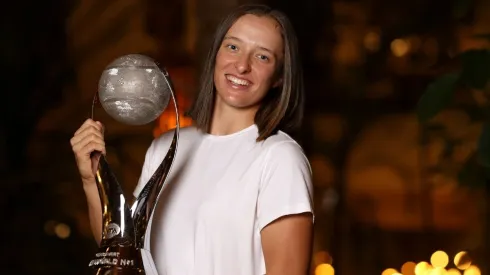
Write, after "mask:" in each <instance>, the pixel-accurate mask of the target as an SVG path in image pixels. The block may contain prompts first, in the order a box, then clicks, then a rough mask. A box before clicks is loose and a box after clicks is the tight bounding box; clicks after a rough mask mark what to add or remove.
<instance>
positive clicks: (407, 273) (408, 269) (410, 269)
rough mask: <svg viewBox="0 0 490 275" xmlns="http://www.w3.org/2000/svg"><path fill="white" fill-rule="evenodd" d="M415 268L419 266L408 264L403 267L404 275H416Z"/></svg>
mask: <svg viewBox="0 0 490 275" xmlns="http://www.w3.org/2000/svg"><path fill="white" fill-rule="evenodd" d="M415 266H417V264H416V263H414V262H406V263H404V264H403V265H402V269H401V271H402V273H403V275H415Z"/></svg>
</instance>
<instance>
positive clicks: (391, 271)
mask: <svg viewBox="0 0 490 275" xmlns="http://www.w3.org/2000/svg"><path fill="white" fill-rule="evenodd" d="M395 274H398V270H396V269H394V268H388V269H385V271H383V272H382V273H381V275H395Z"/></svg>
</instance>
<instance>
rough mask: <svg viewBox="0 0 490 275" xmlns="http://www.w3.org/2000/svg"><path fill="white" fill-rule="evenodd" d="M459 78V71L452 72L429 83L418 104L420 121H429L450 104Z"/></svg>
mask: <svg viewBox="0 0 490 275" xmlns="http://www.w3.org/2000/svg"><path fill="white" fill-rule="evenodd" d="M458 79H459V73H450V74H446V75H443V76H441V77H439V78H438V79H436V80H435V81H434V82H432V83H431V84H430V85H429V87H428V88H427V90H426V92H425V93H424V95H422V97H421V98H420V101H419V104H418V117H419V120H420V121H422V122H427V121H428V120H429V119H431V118H432V117H434V116H435V115H437V113H439V111H440V110H442V109H443V108H444V107H446V106H447V105H448V104H449V102H450V101H451V99H452V97H453V94H454V90H455V87H456V83H457V81H458Z"/></svg>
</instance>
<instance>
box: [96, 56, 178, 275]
mask: <svg viewBox="0 0 490 275" xmlns="http://www.w3.org/2000/svg"><path fill="white" fill-rule="evenodd" d="M170 98H172V101H173V103H174V108H175V112H176V128H175V131H174V135H173V139H172V143H171V145H170V148H169V150H168V152H167V154H166V156H165V158H164V159H163V161H162V162H161V163H160V165H159V167H158V168H157V169H156V171H155V173H154V174H153V176H152V177H151V178H150V180H149V181H148V183H147V184H146V185H145V187H144V188H143V190H142V191H141V193H140V194H139V196H138V198H136V200H135V202H134V203H133V204H132V205H131V206H130V205H129V204H128V201H126V199H125V198H124V195H123V191H122V188H121V185H120V184H119V182H118V180H117V178H116V176H115V174H114V173H113V172H112V170H111V168H110V166H109V164H108V162H107V160H106V158H105V157H104V156H101V158H100V161H99V166H98V170H97V173H96V183H97V188H98V191H99V197H100V202H101V206H102V239H101V243H100V248H99V251H98V252H97V253H96V254H95V257H94V258H93V259H92V260H91V261H90V262H89V267H91V268H93V269H95V272H94V273H93V274H96V275H133V274H140V275H143V274H152V275H157V272H156V269H155V264H154V262H153V259H152V257H151V253H150V252H149V251H148V250H146V249H145V247H144V243H145V236H146V231H147V227H148V222H149V221H150V219H151V216H152V214H153V210H154V209H155V206H156V203H157V201H158V198H159V196H160V193H161V191H162V188H163V185H164V182H165V179H166V178H167V175H168V173H169V171H170V168H171V166H172V163H173V160H174V157H175V155H176V152H177V141H178V136H179V129H180V126H179V113H178V108H177V101H176V97H175V94H174V91H173V86H172V83H171V81H170V79H169V76H168V73H167V72H166V70H165V69H163V68H160V67H158V65H157V64H156V63H155V62H154V61H153V60H152V59H151V58H149V57H147V56H144V55H139V54H130V55H126V56H122V57H120V58H118V59H116V60H114V61H113V62H112V63H111V64H109V65H108V66H107V67H106V68H105V70H104V72H103V74H102V76H101V79H100V81H99V90H98V101H99V102H100V104H101V105H102V106H103V108H104V110H105V111H106V112H107V113H108V114H109V115H110V116H111V117H112V118H114V119H115V120H117V121H119V122H122V123H125V124H128V125H143V124H147V123H149V122H152V121H153V120H155V119H156V118H158V117H159V116H160V114H161V113H162V112H163V111H164V109H165V108H166V107H167V105H168V102H169V100H170ZM96 99H97V95H96V97H94V103H93V104H92V117H93V115H94V114H93V113H94V105H95V102H96Z"/></svg>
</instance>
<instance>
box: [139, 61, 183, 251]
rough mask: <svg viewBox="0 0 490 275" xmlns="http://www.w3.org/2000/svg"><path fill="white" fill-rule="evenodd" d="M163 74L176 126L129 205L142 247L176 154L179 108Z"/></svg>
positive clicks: (165, 72)
mask: <svg viewBox="0 0 490 275" xmlns="http://www.w3.org/2000/svg"><path fill="white" fill-rule="evenodd" d="M162 71H163V73H164V75H165V81H166V82H167V85H168V86H169V88H170V94H171V97H172V101H173V102H174V107H175V117H176V127H175V131H174V136H173V139H172V143H171V144H170V148H169V150H168V152H167V154H166V155H165V158H164V159H163V161H162V162H161V163H160V165H159V166H158V168H157V170H156V171H155V173H154V174H153V176H152V177H151V178H150V180H149V181H148V183H147V184H146V185H145V187H144V188H143V190H142V191H141V192H140V194H139V195H138V198H137V199H136V201H135V202H134V203H133V205H132V207H131V212H132V217H133V221H134V229H135V234H136V248H144V244H145V237H146V230H147V226H148V222H149V221H150V219H151V217H152V215H153V212H154V210H155V206H156V204H157V203H158V199H159V198H160V195H161V193H162V190H163V185H164V182H165V180H166V179H167V177H168V173H169V171H170V169H171V167H172V164H173V161H174V158H175V156H176V154H177V143H178V139H179V130H180V122H179V111H178V110H179V109H178V107H177V100H176V98H175V94H174V89H173V85H172V83H171V82H170V81H169V78H168V73H167V71H166V70H164V69H162Z"/></svg>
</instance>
